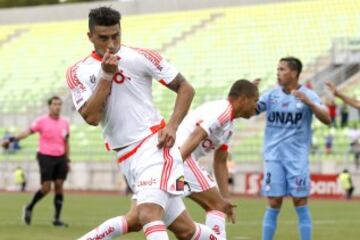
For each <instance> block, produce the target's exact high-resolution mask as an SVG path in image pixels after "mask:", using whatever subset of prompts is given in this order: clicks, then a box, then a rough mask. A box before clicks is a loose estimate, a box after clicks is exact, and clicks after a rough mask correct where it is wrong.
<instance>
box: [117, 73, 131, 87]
mask: <svg viewBox="0 0 360 240" xmlns="http://www.w3.org/2000/svg"><path fill="white" fill-rule="evenodd" d="M113 80H114V82H115V83H117V84H123V83H124V82H125V80H129V81H130V80H131V78H130V77H127V76H125V74H124V71H123V70H120V71H119V72H116V73H115V74H114V76H113Z"/></svg>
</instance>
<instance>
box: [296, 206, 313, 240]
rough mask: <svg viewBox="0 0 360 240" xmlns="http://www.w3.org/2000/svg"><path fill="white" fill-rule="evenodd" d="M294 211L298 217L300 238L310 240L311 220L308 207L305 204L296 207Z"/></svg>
mask: <svg viewBox="0 0 360 240" xmlns="http://www.w3.org/2000/svg"><path fill="white" fill-rule="evenodd" d="M295 209H296V213H297V215H298V218H299V223H298V227H299V232H300V237H301V238H300V239H301V240H311V239H312V238H311V235H312V221H311V215H310V211H309V207H308V206H307V205H304V206H301V207H296V208H295Z"/></svg>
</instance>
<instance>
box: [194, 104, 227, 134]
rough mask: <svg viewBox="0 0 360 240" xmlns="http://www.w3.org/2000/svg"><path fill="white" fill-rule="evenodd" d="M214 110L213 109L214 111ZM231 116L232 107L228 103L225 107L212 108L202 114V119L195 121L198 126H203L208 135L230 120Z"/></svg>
mask: <svg viewBox="0 0 360 240" xmlns="http://www.w3.org/2000/svg"><path fill="white" fill-rule="evenodd" d="M214 110H215V111H214ZM231 118H232V108H231V105H230V104H228V106H227V107H226V108H222V109H221V108H220V109H212V111H211V110H210V111H209V112H208V114H207V116H203V117H202V120H201V121H199V122H198V123H197V125H198V126H200V127H201V128H203V129H204V130H205V131H206V133H207V134H208V135H210V134H211V133H213V132H216V131H217V130H218V129H219V128H221V127H222V126H223V125H224V124H225V123H227V122H228V121H231Z"/></svg>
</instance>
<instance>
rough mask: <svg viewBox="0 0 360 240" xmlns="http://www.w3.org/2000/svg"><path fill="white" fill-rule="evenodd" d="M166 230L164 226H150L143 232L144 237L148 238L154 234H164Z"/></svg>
mask: <svg viewBox="0 0 360 240" xmlns="http://www.w3.org/2000/svg"><path fill="white" fill-rule="evenodd" d="M165 231H166V228H165V225H154V226H150V227H148V228H146V229H145V230H144V233H145V236H148V235H150V234H152V233H154V232H165Z"/></svg>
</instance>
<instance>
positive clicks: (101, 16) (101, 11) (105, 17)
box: [89, 7, 121, 32]
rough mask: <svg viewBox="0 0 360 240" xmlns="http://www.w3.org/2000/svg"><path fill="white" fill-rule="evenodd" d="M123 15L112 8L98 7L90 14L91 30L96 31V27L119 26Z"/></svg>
mask: <svg viewBox="0 0 360 240" xmlns="http://www.w3.org/2000/svg"><path fill="white" fill-rule="evenodd" d="M120 20H121V14H120V13H119V12H118V11H116V10H115V9H112V8H111V7H98V8H94V9H91V10H90V13H89V30H90V32H91V31H93V30H94V27H95V25H99V26H113V25H115V24H119V23H120Z"/></svg>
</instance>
